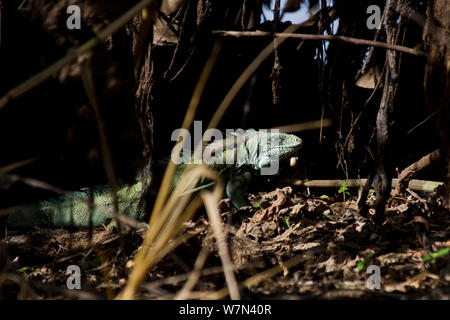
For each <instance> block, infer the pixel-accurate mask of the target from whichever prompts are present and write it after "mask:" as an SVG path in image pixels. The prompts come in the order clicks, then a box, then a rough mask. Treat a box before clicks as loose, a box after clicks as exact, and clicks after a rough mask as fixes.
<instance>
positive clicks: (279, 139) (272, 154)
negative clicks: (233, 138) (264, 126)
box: [247, 131, 303, 169]
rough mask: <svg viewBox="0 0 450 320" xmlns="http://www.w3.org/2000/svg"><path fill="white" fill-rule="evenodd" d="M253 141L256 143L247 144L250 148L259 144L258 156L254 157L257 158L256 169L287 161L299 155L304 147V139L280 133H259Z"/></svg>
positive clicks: (254, 162)
mask: <svg viewBox="0 0 450 320" xmlns="http://www.w3.org/2000/svg"><path fill="white" fill-rule="evenodd" d="M251 139H253V140H255V141H249V142H247V143H249V144H250V146H252V145H254V144H255V143H258V150H257V155H256V157H255V155H252V156H253V157H255V158H254V159H255V160H254V161H252V163H253V167H254V168H255V169H262V168H265V167H269V166H271V165H272V164H273V162H274V161H280V160H283V159H287V158H289V157H290V156H292V155H294V154H295V153H297V152H298V150H300V148H301V147H302V145H303V141H302V139H300V138H299V137H297V136H296V135H293V134H287V133H279V132H270V131H267V132H266V131H257V135H256V136H255V137H252V138H251ZM256 140H257V141H256ZM247 149H249V146H247Z"/></svg>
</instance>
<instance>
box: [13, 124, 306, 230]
mask: <svg viewBox="0 0 450 320" xmlns="http://www.w3.org/2000/svg"><path fill="white" fill-rule="evenodd" d="M301 146H302V140H301V139H300V138H299V137H297V136H295V135H291V134H285V133H272V132H270V131H269V132H267V131H254V130H248V131H245V132H244V133H243V134H241V135H239V136H238V137H237V139H230V138H227V139H223V140H218V141H214V142H213V143H211V144H209V145H207V146H206V147H205V150H207V151H208V152H206V153H204V154H209V156H207V157H206V159H205V158H204V159H203V160H204V161H205V163H206V164H207V165H208V167H209V168H211V169H214V170H216V171H218V172H219V173H220V174H221V175H222V177H223V178H224V180H225V181H227V184H226V193H227V195H228V197H230V198H231V201H232V203H233V205H234V206H235V207H237V208H239V207H242V206H244V205H246V204H248V199H247V198H246V197H245V194H244V193H245V191H246V189H247V186H248V184H249V182H250V180H251V178H252V177H253V176H254V175H255V174H258V173H259V172H258V171H261V173H262V174H264V173H263V172H262V171H263V170H266V171H267V172H266V174H275V173H277V171H278V161H279V160H283V159H286V158H289V157H290V156H292V155H293V154H295V153H296V152H297V151H298V150H299V149H300V148H301ZM187 166H195V164H184V163H182V164H179V165H177V168H176V172H175V175H174V178H173V181H172V187H174V186H175V185H176V184H177V182H178V181H179V180H180V179H181V176H182V174H183V172H184V170H185V169H186V167H187ZM272 169H274V171H273V172H271V170H272ZM203 183H204V182H203ZM106 189H107V188H104V190H106ZM142 192H143V190H142V183H141V181H138V182H136V183H135V184H133V185H125V186H123V187H122V188H120V189H119V191H118V193H117V195H118V199H119V211H120V213H123V214H125V215H128V216H130V217H133V218H135V219H142V218H143V217H144V212H143V210H142V209H141V208H140V206H139V201H140V198H141V195H142ZM88 200H89V192H88V190H81V191H78V192H75V193H74V194H73V197H71V198H67V197H64V196H62V197H60V198H57V199H53V200H49V201H43V202H39V203H37V204H31V205H27V206H23V207H21V209H20V210H18V211H17V212H14V213H12V214H10V215H9V217H8V222H7V224H8V227H9V228H11V229H16V228H26V227H32V226H41V227H42V226H44V227H57V226H73V227H88V226H90V225H92V226H94V227H96V226H99V225H101V224H107V223H108V222H110V221H111V220H112V211H113V196H112V194H111V192H109V191H103V192H95V193H94V201H93V203H94V206H93V210H91V209H92V208H91V207H92V204H91V206H90V205H89V201H88ZM90 220H91V221H90ZM90 222H91V223H92V224H90Z"/></svg>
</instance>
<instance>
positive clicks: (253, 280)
mask: <svg viewBox="0 0 450 320" xmlns="http://www.w3.org/2000/svg"><path fill="white" fill-rule="evenodd" d="M301 260H302V257H301V256H300V255H298V256H295V257H293V258H291V259H289V260H287V261H286V262H283V263H282V264H280V265H278V266H275V267H273V268H270V269H268V270H265V271H263V272H260V273H258V274H255V275H254V276H253V277H250V278H248V279H247V280H245V281H243V282H241V283H240V284H239V288H240V289H244V288H249V287H252V286H256V285H257V284H258V283H260V282H261V281H263V280H266V279H269V278H271V277H273V276H275V275H277V274H279V273H280V272H283V271H285V270H287V269H289V268H292V267H294V266H296V265H297V264H299V263H300V262H301ZM227 295H228V289H227V288H223V289H220V290H218V291H216V292H213V293H210V294H209V295H207V296H203V297H202V298H203V299H208V300H218V299H223V298H225V297H226V296H227Z"/></svg>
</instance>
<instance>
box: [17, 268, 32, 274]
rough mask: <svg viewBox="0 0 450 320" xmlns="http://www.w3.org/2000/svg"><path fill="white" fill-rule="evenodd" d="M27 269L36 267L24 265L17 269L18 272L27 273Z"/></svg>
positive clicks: (30, 269)
mask: <svg viewBox="0 0 450 320" xmlns="http://www.w3.org/2000/svg"><path fill="white" fill-rule="evenodd" d="M27 271H34V267H23V268H20V269H18V270H17V272H20V273H25V272H27Z"/></svg>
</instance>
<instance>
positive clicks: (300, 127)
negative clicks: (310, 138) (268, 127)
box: [272, 119, 333, 133]
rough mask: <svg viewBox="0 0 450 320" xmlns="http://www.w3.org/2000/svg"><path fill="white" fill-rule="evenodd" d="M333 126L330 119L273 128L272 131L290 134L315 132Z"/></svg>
mask: <svg viewBox="0 0 450 320" xmlns="http://www.w3.org/2000/svg"><path fill="white" fill-rule="evenodd" d="M332 125H333V121H332V120H331V119H323V120H313V121H307V122H302V123H296V124H290V125H287V126H281V127H274V128H272V129H278V130H280V132H284V133H290V132H301V131H307V130H315V129H320V128H326V127H331V126H332Z"/></svg>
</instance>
